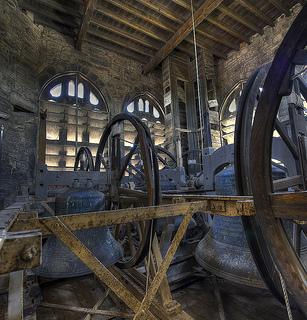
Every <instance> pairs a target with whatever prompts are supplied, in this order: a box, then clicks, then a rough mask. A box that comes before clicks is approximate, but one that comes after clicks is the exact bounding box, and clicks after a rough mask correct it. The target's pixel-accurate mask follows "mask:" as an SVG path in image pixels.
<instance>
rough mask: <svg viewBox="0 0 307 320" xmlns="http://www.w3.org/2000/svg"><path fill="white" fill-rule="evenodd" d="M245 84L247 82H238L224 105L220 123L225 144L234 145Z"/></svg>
mask: <svg viewBox="0 0 307 320" xmlns="http://www.w3.org/2000/svg"><path fill="white" fill-rule="evenodd" d="M244 84H245V81H240V82H238V83H237V84H236V85H235V86H234V87H233V88H232V89H231V90H230V92H229V93H228V95H227V96H226V98H225V100H224V102H223V104H222V108H221V112H220V123H221V131H222V132H221V134H222V138H223V143H224V144H232V143H234V132H235V125H236V115H237V108H238V104H239V99H240V97H241V93H242V90H243V86H244Z"/></svg>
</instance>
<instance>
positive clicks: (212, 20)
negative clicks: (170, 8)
mask: <svg viewBox="0 0 307 320" xmlns="http://www.w3.org/2000/svg"><path fill="white" fill-rule="evenodd" d="M173 2H174V3H176V4H177V5H179V6H181V7H182V8H184V9H186V10H189V11H191V6H190V3H189V2H186V0H173ZM206 21H208V22H209V23H211V24H213V25H214V26H215V27H217V28H219V29H221V30H223V31H225V32H227V33H228V34H230V35H231V36H233V37H234V38H236V39H239V40H241V41H243V42H246V43H250V41H249V38H248V37H246V36H244V34H242V33H241V32H238V31H236V30H235V29H233V26H231V25H228V24H227V23H225V22H224V21H223V22H222V21H220V20H218V19H217V18H215V17H207V18H206ZM197 31H198V32H199V33H202V34H203V30H201V29H200V27H198V29H197Z"/></svg>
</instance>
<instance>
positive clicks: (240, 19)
mask: <svg viewBox="0 0 307 320" xmlns="http://www.w3.org/2000/svg"><path fill="white" fill-rule="evenodd" d="M218 10H219V11H221V12H222V13H224V14H225V15H227V16H229V17H230V18H232V19H233V20H236V21H238V22H239V23H241V24H243V25H244V26H246V27H247V28H249V29H251V30H253V31H254V32H256V33H259V34H263V30H262V29H261V28H259V27H258V26H257V25H255V24H254V23H252V22H250V21H249V20H248V19H246V18H243V17H242V16H240V15H239V14H237V13H236V12H235V10H232V9H230V8H229V7H226V6H225V5H223V4H221V5H220V6H219V7H218Z"/></svg>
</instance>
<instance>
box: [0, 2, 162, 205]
mask: <svg viewBox="0 0 307 320" xmlns="http://www.w3.org/2000/svg"><path fill="white" fill-rule="evenodd" d="M141 68H142V65H141V64H140V63H138V62H136V61H134V60H132V59H129V58H126V57H124V56H121V55H119V54H116V53H113V52H111V51H107V50H104V49H101V48H96V47H95V48H93V47H92V46H90V45H88V44H85V45H84V46H83V48H82V52H80V51H77V50H75V49H74V46H73V41H72V39H70V38H67V37H65V36H63V35H61V34H59V33H57V32H56V31H53V30H51V29H49V28H45V27H42V26H39V25H35V24H34V23H33V22H32V20H31V17H30V16H27V15H26V14H25V13H23V12H22V11H21V10H20V9H19V8H18V6H17V5H16V3H15V2H14V1H12V0H11V1H9V0H0V130H1V131H0V133H1V132H2V135H3V137H2V140H0V141H2V142H0V143H1V145H0V156H1V159H0V160H1V161H0V207H1V206H2V205H3V203H2V204H1V199H4V203H5V204H8V203H10V202H12V201H13V199H14V197H15V195H16V194H19V193H21V191H22V190H23V189H26V188H28V187H29V186H30V185H31V183H32V181H33V176H34V168H35V159H36V136H37V124H38V97H39V92H40V88H41V87H42V85H43V84H44V83H45V82H46V81H47V80H48V79H50V78H51V77H52V76H54V75H56V74H59V73H62V72H65V71H80V72H82V73H84V74H85V75H86V76H87V77H88V78H89V79H90V80H92V81H93V82H94V83H95V84H96V86H97V87H98V89H100V91H101V92H102V93H103V94H104V96H105V98H106V101H107V103H108V107H109V109H110V112H111V114H112V115H114V114H116V113H118V112H120V111H121V109H122V105H123V102H124V100H125V98H127V95H134V94H135V93H136V92H139V91H149V92H151V93H152V94H153V95H154V96H155V97H156V98H157V99H158V101H160V102H162V80H161V79H162V76H161V72H160V71H159V70H157V71H155V72H153V73H151V74H149V75H148V76H144V75H142V73H141ZM161 105H162V103H161ZM1 128H2V129H1ZM0 139H1V136H0ZM2 202H3V200H2Z"/></svg>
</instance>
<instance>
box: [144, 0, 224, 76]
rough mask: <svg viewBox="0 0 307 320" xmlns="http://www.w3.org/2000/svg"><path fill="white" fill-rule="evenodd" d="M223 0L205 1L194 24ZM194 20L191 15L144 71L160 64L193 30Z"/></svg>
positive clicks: (197, 13)
mask: <svg viewBox="0 0 307 320" xmlns="http://www.w3.org/2000/svg"><path fill="white" fill-rule="evenodd" d="M222 2H223V0H209V1H205V2H204V3H203V4H202V5H201V6H200V7H199V8H198V9H197V10H196V12H195V14H194V24H195V27H197V26H198V25H199V24H200V23H201V22H203V21H204V19H205V18H206V17H208V16H209V15H210V14H211V13H212V12H213V11H214V10H215V9H216V8H217V7H218V6H219V5H220V4H221V3H222ZM192 28H193V21H192V17H190V18H189V19H188V20H187V21H185V23H184V24H183V25H181V27H180V28H179V29H178V30H177V31H176V33H175V34H174V35H173V36H172V37H171V38H170V39H169V40H168V41H167V43H166V44H165V45H164V46H163V47H162V48H161V49H160V50H159V51H158V52H157V54H156V55H155V57H154V58H153V59H152V60H151V61H150V62H149V63H148V64H147V65H146V66H145V67H144V70H143V72H144V73H145V74H147V73H148V72H150V71H152V70H153V69H154V68H155V67H156V66H157V65H159V64H160V62H161V61H163V60H164V59H165V58H166V57H167V56H168V55H169V54H170V53H171V52H172V51H173V50H174V49H175V48H176V47H177V46H178V45H179V44H180V43H181V42H182V41H183V40H184V39H185V38H186V37H187V36H188V35H189V33H190V32H191V31H192Z"/></svg>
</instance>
